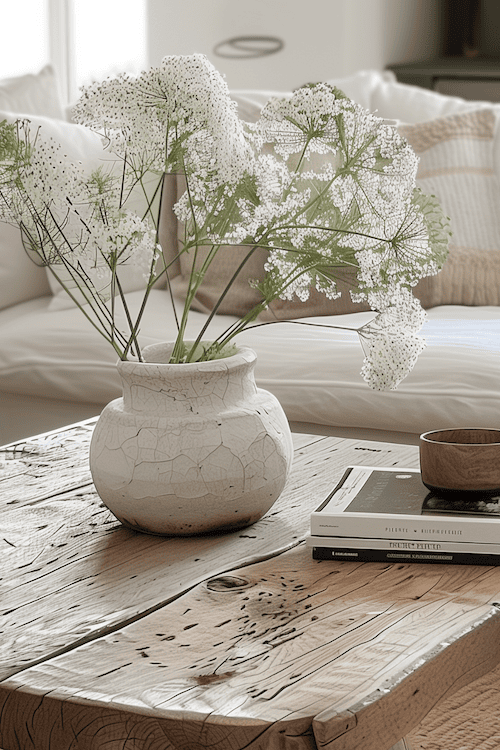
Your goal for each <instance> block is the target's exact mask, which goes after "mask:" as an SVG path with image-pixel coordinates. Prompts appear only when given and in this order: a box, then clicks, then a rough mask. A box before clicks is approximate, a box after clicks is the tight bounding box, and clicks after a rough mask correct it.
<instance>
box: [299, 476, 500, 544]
mask: <svg viewBox="0 0 500 750" xmlns="http://www.w3.org/2000/svg"><path fill="white" fill-rule="evenodd" d="M311 534H312V535H317V536H333V537H338V536H341V537H357V538H365V539H372V538H379V539H401V540H405V539H414V540H426V541H436V540H442V541H444V540H455V541H462V542H478V543H485V542H487V543H490V544H497V543H498V544H500V498H495V497H494V498H491V497H488V498H484V499H481V498H477V497H474V498H470V499H468V498H465V499H464V498H463V497H461V496H457V502H454V501H453V499H450V497H445V498H442V497H439V496H437V495H436V494H434V493H432V492H430V491H429V490H428V489H427V487H425V485H424V484H423V483H422V480H421V477H420V472H419V471H418V470H416V469H403V468H399V467H396V468H394V467H376V468H374V467H370V466H350V467H348V469H347V470H346V472H345V474H344V476H343V477H342V479H341V481H340V482H339V484H338V485H337V486H336V487H335V488H334V490H333V491H332V492H331V493H330V494H329V495H328V496H327V497H326V499H325V500H324V501H323V502H322V503H321V505H320V506H319V507H318V508H317V509H316V510H315V511H313V513H312V514H311Z"/></svg>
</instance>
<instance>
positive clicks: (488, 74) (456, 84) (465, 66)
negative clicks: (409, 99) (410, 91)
mask: <svg viewBox="0 0 500 750" xmlns="http://www.w3.org/2000/svg"><path fill="white" fill-rule="evenodd" d="M387 67H388V69H389V70H392V71H393V72H394V74H395V75H396V78H397V79H398V81H401V83H410V84H413V85H415V86H423V87H424V88H427V89H434V91H439V92H441V93H442V94H448V95H451V96H461V97H463V98H464V99H480V100H483V101H492V102H500V58H471V59H469V58H467V57H464V56H460V57H442V58H438V59H435V60H425V61H423V62H415V63H401V64H398V65H388V66H387Z"/></svg>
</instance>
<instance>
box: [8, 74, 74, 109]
mask: <svg viewBox="0 0 500 750" xmlns="http://www.w3.org/2000/svg"><path fill="white" fill-rule="evenodd" d="M0 109H2V110H7V111H8V112H23V113H24V114H27V115H44V116H45V117H56V118H58V119H63V118H64V116H65V113H64V108H63V105H62V102H61V98H60V95H59V87H58V82H57V78H56V74H55V71H54V68H53V67H52V66H51V65H46V66H45V67H44V68H42V70H41V71H40V72H39V73H36V74H34V73H29V74H27V75H24V76H17V77H16V78H4V79H3V80H0Z"/></svg>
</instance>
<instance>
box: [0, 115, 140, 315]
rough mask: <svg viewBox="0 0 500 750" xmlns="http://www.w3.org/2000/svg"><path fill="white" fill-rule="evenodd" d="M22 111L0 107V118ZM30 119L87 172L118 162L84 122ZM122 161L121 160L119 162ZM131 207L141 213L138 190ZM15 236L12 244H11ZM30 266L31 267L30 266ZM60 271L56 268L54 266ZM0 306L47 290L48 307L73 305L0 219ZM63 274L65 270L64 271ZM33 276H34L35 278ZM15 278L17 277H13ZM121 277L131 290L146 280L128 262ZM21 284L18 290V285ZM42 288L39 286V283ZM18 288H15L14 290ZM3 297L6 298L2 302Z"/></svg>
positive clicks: (33, 129)
mask: <svg viewBox="0 0 500 750" xmlns="http://www.w3.org/2000/svg"><path fill="white" fill-rule="evenodd" d="M24 116H25V115H24V114H23V115H20V114H16V113H13V112H2V111H0V121H2V120H7V121H8V122H15V120H17V119H19V118H20V117H24ZM28 119H29V120H30V123H31V126H30V127H31V132H32V133H33V134H34V133H35V132H36V129H37V128H38V127H40V132H41V133H42V134H43V136H44V138H47V139H48V138H52V139H53V140H54V141H55V142H56V143H59V144H60V145H61V147H62V149H63V152H64V153H65V154H66V155H67V156H68V157H69V158H70V159H71V160H72V161H81V162H82V163H83V165H84V167H85V169H86V170H87V171H88V172H89V173H90V172H91V171H92V170H93V169H96V168H97V167H99V166H108V167H110V166H112V165H113V164H114V165H117V164H119V163H118V162H117V160H116V157H114V156H113V154H110V153H109V152H107V151H105V150H104V149H103V145H102V141H101V138H100V137H99V136H98V135H97V134H96V133H93V132H92V131H91V130H89V129H88V128H86V127H84V126H83V125H76V124H73V123H69V122H65V121H64V120H59V119H53V118H49V117H37V116H32V115H28ZM120 164H121V163H120ZM127 206H128V207H129V208H130V209H131V210H136V211H137V213H139V214H141V215H142V212H143V211H144V210H145V200H144V198H143V197H142V195H140V194H139V193H138V194H137V195H136V196H135V197H134V200H133V201H130V202H129V203H127ZM13 240H14V244H13ZM29 266H31V268H29ZM57 270H58V272H59V269H57ZM0 272H1V275H0V306H1V307H7V306H8V305H10V304H14V303H15V302H20V301H22V300H25V299H31V298H33V297H36V296H40V295H41V294H47V293H50V291H52V294H53V299H52V300H51V302H50V306H49V308H50V309H51V310H62V309H68V308H70V307H73V306H74V302H73V301H72V299H71V298H70V297H69V296H68V294H67V293H66V292H65V291H64V289H63V288H62V286H61V285H60V284H59V282H58V281H57V280H56V278H55V277H54V275H53V274H52V272H51V271H50V270H49V269H43V273H44V274H45V276H46V278H45V282H44V283H43V284H41V280H40V275H39V272H40V269H39V268H38V267H37V266H36V265H35V264H34V263H32V262H31V261H29V260H28V258H27V256H26V253H25V251H24V248H23V246H22V242H21V237H20V232H19V230H13V229H12V227H10V226H8V225H7V224H3V223H1V222H0ZM63 276H64V274H63ZM35 277H36V278H35ZM15 279H16V281H15ZM120 281H121V283H122V287H123V288H124V291H126V292H131V291H135V290H137V289H142V288H144V285H145V281H144V277H143V274H142V271H141V270H140V269H137V268H134V267H133V266H130V267H128V268H125V267H124V268H122V270H121V272H120ZM66 283H67V284H68V285H69V286H70V287H74V282H73V281H72V280H71V279H70V278H69V276H68V278H67V282H66ZM21 284H22V285H24V287H25V288H24V289H23V290H21V289H20V288H19V287H20V285H21ZM37 284H38V286H40V285H41V286H42V287H43V289H41V291H40V290H38V286H37ZM15 290H17V291H15ZM4 300H7V301H6V302H4Z"/></svg>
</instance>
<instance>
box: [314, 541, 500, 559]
mask: <svg viewBox="0 0 500 750" xmlns="http://www.w3.org/2000/svg"><path fill="white" fill-rule="evenodd" d="M306 544H307V546H308V547H310V548H311V550H312V556H313V558H314V559H315V560H359V561H361V562H398V561H400V562H436V563H450V562H451V563H458V564H467V565H500V544H488V543H485V544H483V543H475V542H457V541H435V542H427V541H419V540H412V539H405V540H403V539H375V538H374V539H362V538H361V539H360V538H357V537H333V536H332V537H325V536H308V537H307V538H306Z"/></svg>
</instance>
